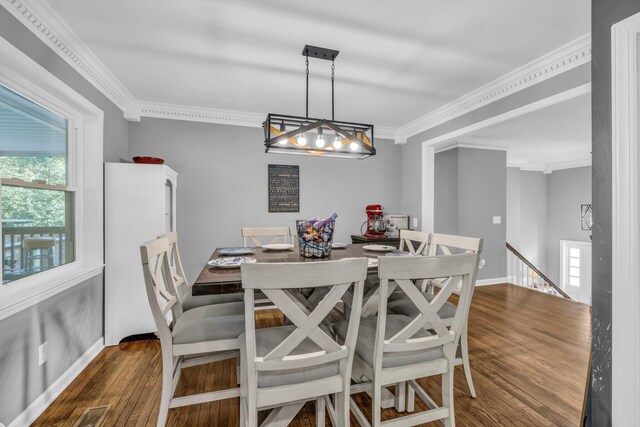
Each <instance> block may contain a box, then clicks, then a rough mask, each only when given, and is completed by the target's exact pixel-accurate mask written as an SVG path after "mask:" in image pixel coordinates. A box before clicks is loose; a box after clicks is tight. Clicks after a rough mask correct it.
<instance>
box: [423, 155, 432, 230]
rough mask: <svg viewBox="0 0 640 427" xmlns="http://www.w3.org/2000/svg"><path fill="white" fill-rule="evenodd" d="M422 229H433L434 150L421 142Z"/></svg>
mask: <svg viewBox="0 0 640 427" xmlns="http://www.w3.org/2000/svg"><path fill="white" fill-rule="evenodd" d="M421 154H422V162H421V163H422V182H421V188H422V190H421V191H422V227H421V229H422V231H426V232H429V233H433V232H434V231H435V186H436V179H435V178H436V177H435V150H434V148H433V147H431V146H429V145H426V144H422V153H421Z"/></svg>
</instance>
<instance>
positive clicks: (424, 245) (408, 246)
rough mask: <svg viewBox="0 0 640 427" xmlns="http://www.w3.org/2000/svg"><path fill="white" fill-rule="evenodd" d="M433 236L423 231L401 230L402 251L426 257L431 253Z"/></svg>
mask: <svg viewBox="0 0 640 427" xmlns="http://www.w3.org/2000/svg"><path fill="white" fill-rule="evenodd" d="M430 240H431V234H430V233H425V232H422V231H414V230H404V229H402V230H400V247H399V249H400V250H401V251H407V252H410V253H412V254H421V255H426V254H427V252H428V251H429V242H430Z"/></svg>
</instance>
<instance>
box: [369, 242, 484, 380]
mask: <svg viewBox="0 0 640 427" xmlns="http://www.w3.org/2000/svg"><path fill="white" fill-rule="evenodd" d="M478 260H479V254H477V253H468V254H467V253H465V254H456V255H446V256H428V257H380V258H378V276H379V277H380V295H389V294H390V292H393V291H394V290H395V289H396V288H400V290H402V291H403V292H404V293H405V294H406V295H407V297H408V299H409V300H411V301H412V303H413V304H414V305H415V306H416V308H417V309H418V310H417V312H416V315H415V317H413V318H412V319H411V321H410V322H409V323H408V324H407V325H406V326H405V327H404V328H402V329H401V330H400V331H398V332H397V333H396V334H395V335H394V336H392V337H389V338H387V339H385V337H384V331H385V328H386V321H387V298H380V302H379V306H378V325H377V331H376V341H375V350H374V352H375V353H374V364H375V365H376V369H381V367H382V359H383V357H384V354H385V353H389V352H406V351H417V350H428V349H430V348H435V347H438V346H443V351H444V352H445V355H446V356H447V357H450V358H454V357H455V349H456V347H457V343H458V340H459V338H460V333H461V332H462V329H463V327H464V325H465V324H466V320H467V316H468V315H469V308H470V305H471V297H472V295H473V287H474V285H473V283H474V278H475V274H476V271H477V268H478ZM442 277H446V278H448V280H446V281H445V282H444V285H443V287H442V289H441V290H440V292H439V293H438V294H437V295H436V296H435V297H434V298H433V299H432V300H431V301H429V300H428V299H427V297H426V296H425V294H423V293H421V292H420V290H419V289H418V288H417V287H416V286H415V285H414V282H413V281H414V280H428V279H435V278H442ZM458 284H461V288H460V297H459V300H458V304H457V309H456V313H455V315H454V319H453V323H452V324H451V326H450V327H449V328H448V327H447V326H445V323H444V321H443V319H442V318H440V316H439V315H438V311H439V310H440V308H442V306H443V305H444V303H445V302H447V300H448V298H449V297H450V296H451V294H452V293H453V291H454V290H455V289H456V288H457V287H458ZM424 330H430V331H433V332H432V334H433V335H430V336H420V333H421V331H424ZM417 333H418V336H416V334H417Z"/></svg>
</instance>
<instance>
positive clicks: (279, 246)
mask: <svg viewBox="0 0 640 427" xmlns="http://www.w3.org/2000/svg"><path fill="white" fill-rule="evenodd" d="M293 248H294V246H293V245H290V244H289V243H270V244H268V245H262V249H266V250H268V251H288V250H289V249H293Z"/></svg>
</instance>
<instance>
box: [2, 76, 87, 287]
mask: <svg viewBox="0 0 640 427" xmlns="http://www.w3.org/2000/svg"><path fill="white" fill-rule="evenodd" d="M69 128H70V121H69V120H68V119H66V118H65V117H63V116H61V115H59V114H56V113H54V112H52V111H50V110H48V109H46V108H44V107H41V106H40V105H38V104H36V103H34V102H32V101H30V100H28V99H26V98H24V97H22V96H21V95H19V94H17V93H16V92H14V91H12V90H10V89H8V88H7V87H5V86H2V85H0V179H1V184H2V187H1V188H2V191H1V194H2V205H1V206H2V244H3V260H2V282H3V284H7V283H10V282H13V281H16V280H19V279H22V278H24V277H26V276H30V275H33V274H37V273H41V272H43V271H45V270H49V269H51V268H54V267H58V266H60V265H63V264H67V263H69V262H72V261H73V260H74V254H75V247H74V208H73V206H74V196H75V194H74V191H72V190H70V186H69V176H70V174H69V168H70V164H69V161H68V157H69V156H68V151H69V150H68V147H69Z"/></svg>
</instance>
